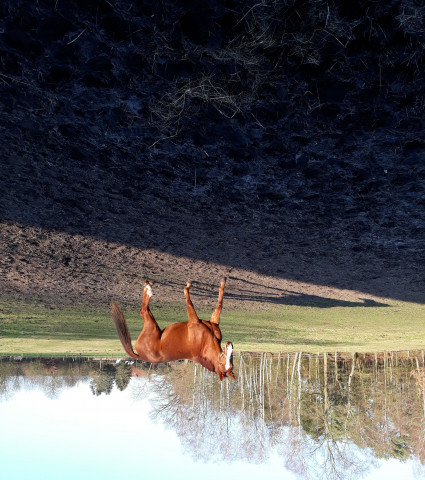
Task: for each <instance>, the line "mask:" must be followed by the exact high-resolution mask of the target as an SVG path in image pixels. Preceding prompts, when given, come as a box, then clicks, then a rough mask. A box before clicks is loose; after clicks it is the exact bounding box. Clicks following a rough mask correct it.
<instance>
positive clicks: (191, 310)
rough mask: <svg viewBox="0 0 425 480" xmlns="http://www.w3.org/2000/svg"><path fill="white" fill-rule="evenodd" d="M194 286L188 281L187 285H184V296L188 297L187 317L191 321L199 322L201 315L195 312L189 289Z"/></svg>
mask: <svg viewBox="0 0 425 480" xmlns="http://www.w3.org/2000/svg"><path fill="white" fill-rule="evenodd" d="M191 286H192V284H191V283H190V282H187V284H186V286H185V287H184V296H185V297H186V308H187V317H188V319H189V323H198V322H199V321H200V320H199V317H198V315H197V314H196V312H195V308H194V306H193V303H192V300H191V299H190V295H189V289H190V287H191Z"/></svg>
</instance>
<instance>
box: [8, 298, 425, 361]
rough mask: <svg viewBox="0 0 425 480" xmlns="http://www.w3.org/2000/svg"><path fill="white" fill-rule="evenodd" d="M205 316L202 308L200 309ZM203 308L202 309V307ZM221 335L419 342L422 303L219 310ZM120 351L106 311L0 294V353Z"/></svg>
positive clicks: (182, 315)
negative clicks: (11, 298) (9, 297)
mask: <svg viewBox="0 0 425 480" xmlns="http://www.w3.org/2000/svg"><path fill="white" fill-rule="evenodd" d="M152 311H153V313H154V315H155V316H156V318H157V320H158V323H159V325H160V327H162V328H163V327H165V326H166V325H167V324H168V323H172V322H175V321H182V320H186V312H185V310H184V309H183V308H180V307H179V308H177V307H176V308H174V307H172V306H167V305H161V304H156V305H155V306H152ZM202 313H203V312H200V316H201V317H202V318H208V313H205V315H202ZM209 313H210V312H209ZM126 317H127V321H128V324H129V327H130V331H131V334H132V339H133V343H134V340H136V338H137V335H138V334H139V333H140V330H141V327H142V320H141V319H140V317H139V315H138V309H137V307H135V308H134V309H133V310H132V311H131V312H126ZM221 329H222V333H223V341H227V340H231V341H232V342H233V343H234V346H235V351H256V352H279V351H282V352H288V351H303V352H325V351H326V352H328V351H329V352H335V351H339V352H373V351H384V350H387V351H389V350H409V349H422V348H425V305H420V304H414V303H404V302H395V301H389V302H388V306H371V307H366V306H355V307H351V306H347V307H345V306H344V307H340V306H339V307H330V308H323V305H322V306H321V307H307V306H305V307H303V306H286V305H282V306H273V307H267V309H265V311H262V310H258V311H250V312H243V311H236V310H234V311H232V310H230V311H229V310H227V311H226V312H225V313H224V312H223V314H222V317H221ZM80 353H81V354H83V355H106V356H124V351H123V350H122V348H121V345H120V342H119V340H118V337H117V334H116V332H115V327H114V325H113V323H112V320H111V317H110V314H109V311H107V310H105V311H101V310H95V309H90V308H83V307H77V308H75V307H73V308H71V307H57V308H53V307H51V306H46V305H45V304H44V303H43V302H42V301H37V300H34V301H32V302H18V301H16V300H10V299H5V298H3V299H0V354H6V355H9V354H26V355H30V354H52V355H62V354H67V355H75V354H80Z"/></svg>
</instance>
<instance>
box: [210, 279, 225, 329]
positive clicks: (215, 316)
mask: <svg viewBox="0 0 425 480" xmlns="http://www.w3.org/2000/svg"><path fill="white" fill-rule="evenodd" d="M225 285H226V277H223V278H222V279H221V282H220V287H219V289H218V301H217V306H216V307H215V310H214V313H213V314H212V315H211V319H210V322H211V323H215V324H216V325H219V323H220V313H221V309H222V308H223V294H224V286H225Z"/></svg>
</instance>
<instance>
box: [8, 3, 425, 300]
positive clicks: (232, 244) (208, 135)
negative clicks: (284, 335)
mask: <svg viewBox="0 0 425 480" xmlns="http://www.w3.org/2000/svg"><path fill="white" fill-rule="evenodd" d="M53 3H54V7H53V6H52V2H46V1H40V2H33V1H30V0H21V1H19V2H15V3H14V2H5V3H3V4H1V5H0V31H1V34H0V134H1V138H2V141H1V142H0V167H1V171H0V192H1V193H0V221H1V223H0V228H1V231H0V251H1V255H0V292H1V294H2V295H9V296H10V295H11V296H14V297H28V296H29V297H32V296H42V297H43V298H48V299H50V301H51V302H53V303H64V304H66V303H72V302H78V303H84V304H95V305H107V304H108V303H109V301H110V300H111V299H112V298H116V299H122V300H123V301H125V302H129V303H133V302H137V301H138V299H139V297H140V289H141V280H142V279H143V278H144V277H148V278H150V279H154V280H157V287H156V288H157V290H156V294H157V295H158V297H159V298H161V299H162V300H163V301H172V302H175V301H180V299H181V298H182V294H181V289H182V287H183V285H184V283H185V281H186V280H187V279H191V280H193V281H195V282H197V284H195V286H196V287H197V288H196V289H195V288H194V290H193V293H194V295H196V294H197V295H198V299H199V301H201V302H202V301H203V299H205V300H207V299H208V300H209V301H210V296H211V295H213V292H214V296H215V291H216V289H217V286H218V282H219V280H220V277H221V276H223V275H226V276H228V277H229V284H228V289H227V300H226V301H227V302H228V303H229V304H234V305H235V306H236V307H238V308H250V307H251V306H254V307H255V308H267V306H272V305H276V304H277V305H278V304H289V305H318V306H333V305H363V304H364V302H365V301H366V300H363V299H369V300H368V301H370V300H373V299H376V301H378V302H379V301H380V300H379V299H380V298H393V299H397V300H404V301H415V302H424V301H425V276H424V267H425V250H424V244H425V208H424V206H425V165H424V161H423V159H424V152H425V142H424V140H423V131H424V126H425V125H424V120H423V119H424V118H425V102H424V98H425V81H424V77H423V68H424V64H425V56H424V55H423V42H424V40H423V32H424V26H423V24H422V23H423V22H422V20H423V16H420V15H415V14H414V13H409V12H411V9H412V8H413V5H412V3H411V2H408V1H406V0H395V1H394V2H372V3H370V2H360V3H358V4H357V3H356V6H351V5H350V6H347V5H348V4H347V2H334V3H332V2H331V3H330V4H329V5H327V10H328V15H325V16H323V11H324V10H323V11H320V8H321V7H320V5H319V4H320V2H319V3H318V2H315V1H312V2H310V1H306V2H304V1H302V2H299V1H297V0H295V1H294V2H289V3H288V4H287V2H271V3H270V2H265V3H261V2H260V3H258V2H256V1H254V0H252V1H251V0H250V1H249V2H248V3H247V2H246V1H245V0H244V1H239V0H235V1H234V2H233V1H232V2H230V3H229V2H227V1H226V2H215V1H214V2H212V1H209V0H207V1H195V2H180V1H177V2H176V1H173V2H170V1H168V0H164V1H162V2H151V1H148V0H146V1H141V2H136V3H134V2H132V1H129V0H117V1H116V2H112V3H111V2H106V1H103V0H90V1H87V2H85V1H84V2H83V1H80V0H72V1H69V2H53ZM201 19H202V20H201ZM324 22H325V23H326V26H325V23H324ZM421 22H422V23H421ZM372 27H373V28H372ZM206 32H208V35H206ZM265 32H267V35H268V38H267V41H264V34H265ZM294 32H295V33H294Z"/></svg>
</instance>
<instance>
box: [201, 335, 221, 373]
mask: <svg viewBox="0 0 425 480" xmlns="http://www.w3.org/2000/svg"><path fill="white" fill-rule="evenodd" d="M220 353H221V348H220V347H219V346H218V344H215V342H214V343H213V344H212V345H209V346H208V347H207V348H205V349H204V351H203V354H202V355H201V359H200V362H199V363H201V365H203V366H204V367H205V368H206V369H207V370H209V371H210V372H215V373H218V362H219V356H220Z"/></svg>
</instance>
